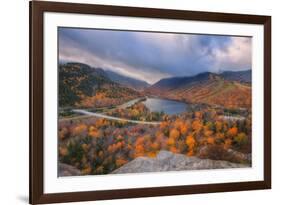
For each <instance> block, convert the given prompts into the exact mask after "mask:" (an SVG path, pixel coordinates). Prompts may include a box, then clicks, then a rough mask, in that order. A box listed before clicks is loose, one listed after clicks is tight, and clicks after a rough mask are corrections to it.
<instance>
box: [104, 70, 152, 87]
mask: <svg viewBox="0 0 281 205" xmlns="http://www.w3.org/2000/svg"><path fill="white" fill-rule="evenodd" d="M104 72H105V73H106V74H107V76H108V77H109V78H110V79H111V80H112V81H114V82H116V83H119V84H121V85H124V86H127V87H131V88H134V89H136V90H143V89H145V88H147V87H149V86H150V84H148V83H147V82H145V81H142V80H137V79H135V78H130V77H127V76H124V75H121V74H118V73H116V72H113V71H110V70H105V71H104Z"/></svg>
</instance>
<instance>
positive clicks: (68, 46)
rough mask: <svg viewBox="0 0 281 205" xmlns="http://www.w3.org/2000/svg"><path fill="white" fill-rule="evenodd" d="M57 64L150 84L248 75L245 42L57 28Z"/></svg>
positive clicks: (248, 41) (249, 45) (249, 43)
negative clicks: (76, 65)
mask: <svg viewBox="0 0 281 205" xmlns="http://www.w3.org/2000/svg"><path fill="white" fill-rule="evenodd" d="M58 35H59V61H60V62H80V63H85V64H88V65H90V66H92V67H100V68H103V69H105V70H111V71H114V72H116V73H119V74H121V75H124V76H128V77H131V78H135V79H139V80H142V81H146V82H148V83H150V84H153V83H155V82H157V81H159V80H160V79H162V78H168V77H174V76H192V75H195V74H198V73H202V72H206V71H209V72H215V73H221V72H223V71H241V70H249V69H251V64H252V61H251V57H252V40H251V38H250V37H234V36H217V35H194V34H171V33H152V32H132V31H112V30H95V29H81V28H77V29H76V28H59V29H58Z"/></svg>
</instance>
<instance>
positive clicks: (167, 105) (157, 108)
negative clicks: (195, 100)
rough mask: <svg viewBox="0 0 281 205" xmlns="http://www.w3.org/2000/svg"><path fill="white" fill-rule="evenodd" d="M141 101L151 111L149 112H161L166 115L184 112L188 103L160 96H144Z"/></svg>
mask: <svg viewBox="0 0 281 205" xmlns="http://www.w3.org/2000/svg"><path fill="white" fill-rule="evenodd" d="M142 103H143V104H144V105H145V106H146V107H147V108H148V109H149V110H150V111H151V112H161V111H163V112H164V113H166V114H168V115H174V114H180V113H182V112H185V111H186V110H187V108H188V105H187V104H186V103H183V102H179V101H175V100H167V99H161V98H146V100H145V101H142Z"/></svg>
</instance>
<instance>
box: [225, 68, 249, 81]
mask: <svg viewBox="0 0 281 205" xmlns="http://www.w3.org/2000/svg"><path fill="white" fill-rule="evenodd" d="M220 75H221V76H222V77H223V78H224V79H225V80H231V81H239V82H244V83H251V82H252V70H245V71H235V72H234V71H225V72H223V73H221V74H220Z"/></svg>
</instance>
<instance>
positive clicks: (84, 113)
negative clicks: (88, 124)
mask: <svg viewBox="0 0 281 205" xmlns="http://www.w3.org/2000/svg"><path fill="white" fill-rule="evenodd" d="M72 111H73V112H76V113H79V114H83V115H88V116H94V117H101V118H105V119H109V120H117V121H125V122H131V123H136V124H147V125H160V123H161V122H147V121H139V120H129V119H125V118H119V117H113V116H108V115H105V114H102V113H94V112H89V111H86V110H81V109H73V110H72Z"/></svg>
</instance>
